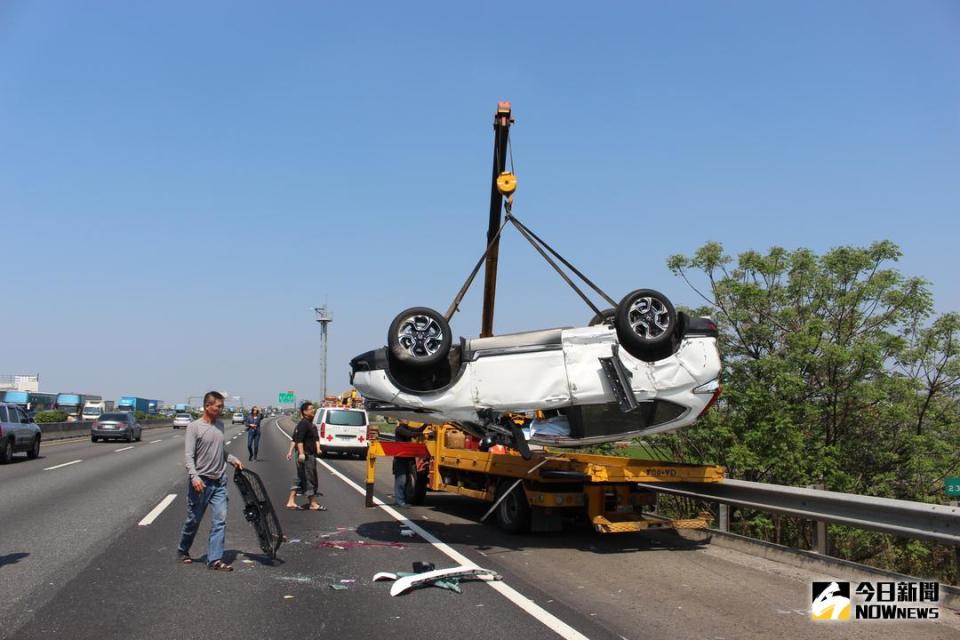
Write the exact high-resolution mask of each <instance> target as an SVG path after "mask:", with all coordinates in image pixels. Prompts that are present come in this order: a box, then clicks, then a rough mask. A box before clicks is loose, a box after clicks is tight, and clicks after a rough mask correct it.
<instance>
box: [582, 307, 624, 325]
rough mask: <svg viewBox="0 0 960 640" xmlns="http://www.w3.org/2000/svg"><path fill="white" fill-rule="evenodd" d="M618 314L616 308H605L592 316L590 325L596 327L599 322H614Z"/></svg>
mask: <svg viewBox="0 0 960 640" xmlns="http://www.w3.org/2000/svg"><path fill="white" fill-rule="evenodd" d="M616 315H617V310H616V309H604V310H603V311H601V312H600V313H598V314H597V315H595V316H593V317H592V318H590V324H589V325H587V326H589V327H595V326H597V325H598V324H614V318H615V317H616Z"/></svg>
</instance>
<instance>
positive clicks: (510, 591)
mask: <svg viewBox="0 0 960 640" xmlns="http://www.w3.org/2000/svg"><path fill="white" fill-rule="evenodd" d="M274 424H275V425H277V431H279V432H280V433H282V434H283V435H284V436H286V438H287V440H293V438H291V437H290V436H289V435H287V432H286V431H284V430H283V429H282V428H281V427H280V421H279V420H277V421H276V422H274ZM317 462H319V463H320V464H322V465H323V466H324V467H326V468H327V470H328V471H330V473H332V474H333V475H334V476H336V477H338V478H340V479H341V480H343V481H344V482H345V483H346V484H347V486H349V487H352V488H353V489H354V490H355V491H356V492H357V493H359V494H360V495H362V496H365V495H366V494H367V492H366V490H365V489H364V488H363V487H361V486H360V485H358V484H357V483H356V482H354V481H353V480H351V479H350V478H348V477H347V476H345V475H343V474H342V473H340V472H339V471H337V470H336V469H334V468H333V467H332V466H330V465H329V464H328V463H327V462H326V461H325V460H317ZM373 502H374V504H376V505H377V506H378V507H380V508H381V509H383V510H384V511H385V512H387V513H388V514H390V516H392V517H393V518H394V519H395V520H398V521H400V522H402V523H403V525H404V526H405V527H407V528H408V529H412V530H413V532H414V533H416V534H417V535H418V536H420V537H421V538H423V539H424V540H426V541H427V542H429V543H430V544H431V545H433V547H434V548H435V549H437V550H438V551H440V552H441V553H443V554H445V555H446V556H447V557H449V558H450V559H451V560H453V561H454V562H457V563H458V564H461V565H467V566H470V567H475V566H477V565H476V563H475V562H473V561H471V560H470V559H469V558H467V557H466V556H465V555H463V554H462V553H460V552H459V551H457V550H455V549H453V547H451V546H450V545H448V544H447V543H445V542H443V541H442V540H440V539H439V538H437V537H436V536H435V535H433V534H432V533H430V532H429V531H427V530H426V529H424V528H423V527H421V526H419V525H418V524H417V523H415V522H413V521H412V520H410V519H409V518H407V517H406V516H404V515H403V514H402V513H400V512H399V511H397V510H396V509H393V508H391V507H389V506H388V505H387V504H385V503H384V502H383V500H381V499H380V498H374V499H373ZM486 584H487V585H489V586H490V588H491V589H494V590H495V591H497V592H498V593H500V595H502V596H503V597H504V598H506V599H507V600H509V601H510V602H512V603H513V604H515V605H517V606H518V607H520V608H521V609H523V610H524V611H526V612H527V613H529V614H530V615H531V616H533V617H534V618H536V619H537V620H538V621H539V622H541V623H543V624H544V625H545V626H547V627H548V628H549V629H550V630H551V631H553V632H555V633H556V634H557V635H559V636H560V637H561V638H564V639H565V640H588V638H587V636H585V635H583V634H582V633H580V632H579V631H577V630H576V629H574V628H573V627H571V626H570V625H568V624H567V623H566V622H564V621H563V620H561V619H560V618H558V617H557V616H555V615H553V614H552V613H550V612H549V611H547V610H546V609H544V608H543V607H541V606H540V605H538V604H537V603H536V602H534V601H533V600H531V599H530V598H528V597H526V596H525V595H523V594H522V593H520V592H519V591H517V590H516V589H514V588H513V587H511V586H510V585H508V584H507V583H506V582H503V581H490V582H486Z"/></svg>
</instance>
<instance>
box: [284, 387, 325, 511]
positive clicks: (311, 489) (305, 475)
mask: <svg viewBox="0 0 960 640" xmlns="http://www.w3.org/2000/svg"><path fill="white" fill-rule="evenodd" d="M316 413H317V408H316V407H315V406H313V403H312V402H304V403H303V404H302V405H300V422H298V423H297V427H296V429H294V430H293V441H292V442H291V443H290V449H289V450H288V451H287V460H290V459H291V458H292V457H293V450H294V449H296V450H297V480H296V482H295V483H294V485H293V486H292V487H290V496H289V497H288V498H287V509H299V508H300V507H298V506H297V500H296V497H297V493H303V494H305V495H306V496H307V499H308V500H309V501H310V503H309V505H307V506H305V507H303V508H304V509H309V510H310V511H326V510H327V508H326V507H324V506H323V505H321V504H320V503H319V502H317V495H318V494H319V493H320V490H319V486H318V485H317V456H318V455H320V435H319V434H318V433H317V426H316V425H315V424H313V416H315V415H316Z"/></svg>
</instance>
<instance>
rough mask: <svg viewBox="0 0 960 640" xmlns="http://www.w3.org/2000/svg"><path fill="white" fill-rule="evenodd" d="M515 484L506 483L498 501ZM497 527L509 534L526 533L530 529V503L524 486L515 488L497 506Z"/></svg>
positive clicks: (498, 493) (502, 485)
mask: <svg viewBox="0 0 960 640" xmlns="http://www.w3.org/2000/svg"><path fill="white" fill-rule="evenodd" d="M512 484H513V482H509V483H506V482H504V483H503V484H501V486H500V490H499V491H497V499H498V500H499V499H500V496H502V495H503V493H502V492H504V491H506V490H508V489H509V488H510V486H511V485H512ZM495 516H496V518H497V526H498V527H500V529H501V530H503V531H506V532H507V533H525V532H526V531H528V530H529V529H530V503H528V502H527V494H526V493H524V491H523V485H521V486H519V487H517V488H515V489H514V490H513V491H511V492H510V493H509V495H507V497H506V498H504V499H503V500H502V501H501V502H500V504H498V505H497V510H496V512H495Z"/></svg>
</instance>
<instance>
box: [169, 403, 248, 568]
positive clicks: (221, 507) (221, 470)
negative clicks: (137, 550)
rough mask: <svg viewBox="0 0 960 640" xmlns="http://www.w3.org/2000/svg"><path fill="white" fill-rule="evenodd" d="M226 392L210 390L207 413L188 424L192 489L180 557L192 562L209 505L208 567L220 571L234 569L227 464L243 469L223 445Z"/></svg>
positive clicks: (185, 562)
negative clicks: (226, 548)
mask: <svg viewBox="0 0 960 640" xmlns="http://www.w3.org/2000/svg"><path fill="white" fill-rule="evenodd" d="M221 411H223V395H222V394H220V393H217V392H216V391H210V392H208V393H207V394H206V395H205V396H203V416H201V417H200V419H199V420H194V421H193V422H191V423H190V424H189V425H187V433H186V436H185V440H184V453H185V455H186V462H187V473H188V474H189V475H190V488H189V489H187V520H186V522H184V523H183V531H182V532H181V533H180V545H179V546H178V547H177V557H178V559H179V560H180V562H182V563H184V564H190V563H192V562H193V558H191V557H190V546H191V545H192V544H193V538H194V536H195V535H197V529H198V528H199V527H200V521H201V520H202V519H203V514H204V513H205V512H206V510H207V507H208V506H209V507H210V508H211V509H212V510H213V511H212V514H211V516H212V518H213V522H212V523H211V524H210V537H209V538H208V540H207V568H208V569H215V570H218V571H233V567H231V566H230V565H228V564H226V563H225V562H224V561H223V543H224V540H225V538H226V528H227V463H228V462H229V463H230V464H232V465H233V466H235V467H236V468H237V469H242V468H243V466H242V465H241V464H240V460H238V459H237V458H235V457H234V456H232V455H230V454H229V453H227V451H226V449H224V446H223V423H222V422H220V420H219V418H220V412H221Z"/></svg>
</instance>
